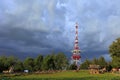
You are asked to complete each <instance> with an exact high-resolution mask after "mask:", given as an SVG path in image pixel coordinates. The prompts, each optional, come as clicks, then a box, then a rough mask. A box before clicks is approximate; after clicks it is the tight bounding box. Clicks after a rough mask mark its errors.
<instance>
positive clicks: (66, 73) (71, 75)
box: [8, 71, 120, 80]
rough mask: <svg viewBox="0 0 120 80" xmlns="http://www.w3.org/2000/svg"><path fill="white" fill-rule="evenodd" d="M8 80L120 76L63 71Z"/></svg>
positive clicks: (118, 77)
mask: <svg viewBox="0 0 120 80" xmlns="http://www.w3.org/2000/svg"><path fill="white" fill-rule="evenodd" d="M8 80H120V74H112V73H105V74H94V75H92V74H89V72H88V71H79V72H73V71H64V72H59V73H54V74H31V75H27V76H16V77H12V78H9V79H8Z"/></svg>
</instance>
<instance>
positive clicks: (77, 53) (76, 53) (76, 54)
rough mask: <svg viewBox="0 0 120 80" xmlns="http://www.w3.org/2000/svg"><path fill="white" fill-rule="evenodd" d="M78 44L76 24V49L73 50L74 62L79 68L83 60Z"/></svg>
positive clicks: (76, 26)
mask: <svg viewBox="0 0 120 80" xmlns="http://www.w3.org/2000/svg"><path fill="white" fill-rule="evenodd" d="M78 44H79V43H78V23H76V25H75V42H74V49H73V50H72V61H73V62H75V64H76V66H77V67H78V66H79V64H80V60H81V56H80V48H79V45H78Z"/></svg>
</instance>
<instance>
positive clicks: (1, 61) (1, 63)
mask: <svg viewBox="0 0 120 80" xmlns="http://www.w3.org/2000/svg"><path fill="white" fill-rule="evenodd" d="M6 60H7V58H6V57H5V56H0V72H2V71H3V70H6V69H7V66H6V65H5V62H6Z"/></svg>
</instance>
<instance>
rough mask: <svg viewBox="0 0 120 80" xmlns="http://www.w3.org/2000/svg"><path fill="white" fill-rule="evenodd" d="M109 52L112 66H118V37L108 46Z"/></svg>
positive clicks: (119, 57)
mask: <svg viewBox="0 0 120 80" xmlns="http://www.w3.org/2000/svg"><path fill="white" fill-rule="evenodd" d="M109 52H110V55H111V57H112V66H113V67H119V66H120V38H118V39H116V41H114V42H113V43H112V44H111V45H110V46H109Z"/></svg>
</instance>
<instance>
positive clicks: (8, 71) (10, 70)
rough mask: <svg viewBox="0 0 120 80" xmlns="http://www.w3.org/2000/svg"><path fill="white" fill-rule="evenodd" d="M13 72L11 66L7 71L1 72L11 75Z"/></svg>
mask: <svg viewBox="0 0 120 80" xmlns="http://www.w3.org/2000/svg"><path fill="white" fill-rule="evenodd" d="M13 72H14V67H13V66H11V67H10V68H9V70H4V71H3V73H4V74H7V73H13Z"/></svg>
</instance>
